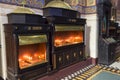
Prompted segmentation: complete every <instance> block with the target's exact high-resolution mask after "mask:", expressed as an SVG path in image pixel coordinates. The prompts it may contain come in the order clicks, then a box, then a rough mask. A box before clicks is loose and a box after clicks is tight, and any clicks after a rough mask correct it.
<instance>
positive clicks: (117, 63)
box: [110, 62, 120, 69]
mask: <svg viewBox="0 0 120 80" xmlns="http://www.w3.org/2000/svg"><path fill="white" fill-rule="evenodd" d="M110 67H114V68H118V69H120V62H114V63H112V64H111V65H110Z"/></svg>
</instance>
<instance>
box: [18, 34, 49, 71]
mask: <svg viewBox="0 0 120 80" xmlns="http://www.w3.org/2000/svg"><path fill="white" fill-rule="evenodd" d="M40 36H42V35H38V36H36V37H35V36H26V38H23V37H25V36H19V55H18V61H19V67H20V69H24V68H28V67H31V66H35V65H38V64H41V63H45V62H47V58H46V42H43V41H42V40H39V39H42V38H40ZM21 37H22V38H21ZM28 37H29V38H28ZM30 37H31V38H30ZM33 37H34V39H33ZM27 38H28V39H27ZM38 38H39V39H38ZM37 39H38V41H34V40H37ZM46 39H47V38H45V39H44V40H45V41H47V40H46ZM22 40H23V41H25V40H26V41H25V42H26V44H22V43H21V42H22ZM31 41H32V42H31ZM29 42H30V43H29ZM21 44H22V45H21Z"/></svg>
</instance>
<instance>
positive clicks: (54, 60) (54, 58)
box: [53, 54, 56, 69]
mask: <svg viewBox="0 0 120 80" xmlns="http://www.w3.org/2000/svg"><path fill="white" fill-rule="evenodd" d="M53 69H56V54H54V55H53Z"/></svg>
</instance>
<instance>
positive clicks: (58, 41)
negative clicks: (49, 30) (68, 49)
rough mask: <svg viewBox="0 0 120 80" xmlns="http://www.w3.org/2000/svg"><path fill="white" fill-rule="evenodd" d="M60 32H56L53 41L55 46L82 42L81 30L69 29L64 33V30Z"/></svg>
mask: <svg viewBox="0 0 120 80" xmlns="http://www.w3.org/2000/svg"><path fill="white" fill-rule="evenodd" d="M62 33H63V34H62ZM62 33H60V32H56V35H55V42H54V44H55V46H56V47H59V46H64V45H71V44H76V43H81V42H83V35H82V34H83V33H82V32H74V31H71V32H69V33H66V34H65V32H62ZM61 34H62V35H61ZM58 35H60V36H58Z"/></svg>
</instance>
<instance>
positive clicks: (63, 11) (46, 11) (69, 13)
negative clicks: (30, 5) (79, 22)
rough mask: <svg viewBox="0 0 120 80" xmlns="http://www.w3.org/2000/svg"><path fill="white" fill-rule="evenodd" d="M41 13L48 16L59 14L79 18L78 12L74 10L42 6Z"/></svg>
mask: <svg viewBox="0 0 120 80" xmlns="http://www.w3.org/2000/svg"><path fill="white" fill-rule="evenodd" d="M43 15H44V16H46V17H48V16H60V17H70V18H79V17H80V13H79V12H78V11H75V10H69V9H63V8H55V7H47V8H43Z"/></svg>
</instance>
